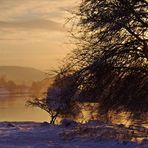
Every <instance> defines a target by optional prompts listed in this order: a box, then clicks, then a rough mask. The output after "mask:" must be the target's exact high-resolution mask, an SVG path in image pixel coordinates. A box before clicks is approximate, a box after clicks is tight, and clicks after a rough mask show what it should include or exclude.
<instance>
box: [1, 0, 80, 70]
mask: <svg viewBox="0 0 148 148" xmlns="http://www.w3.org/2000/svg"><path fill="white" fill-rule="evenodd" d="M77 5H78V4H77V2H76V0H0V66H25V67H26V66H27V67H28V66H29V67H34V68H37V69H41V70H44V71H45V70H48V69H49V70H50V69H53V68H54V67H57V66H59V64H60V61H61V60H62V59H63V58H64V57H65V56H66V54H67V53H69V52H70V50H71V49H72V47H71V46H70V45H69V44H68V40H69V39H68V33H67V31H66V30H67V28H66V27H65V25H64V24H65V21H66V18H67V17H68V16H69V15H70V14H69V13H68V12H67V11H69V10H72V9H75V6H77Z"/></svg>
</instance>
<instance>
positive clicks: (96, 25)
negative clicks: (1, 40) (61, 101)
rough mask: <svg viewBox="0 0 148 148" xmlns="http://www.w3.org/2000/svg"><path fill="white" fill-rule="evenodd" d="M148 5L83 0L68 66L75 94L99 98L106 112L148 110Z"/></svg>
mask: <svg viewBox="0 0 148 148" xmlns="http://www.w3.org/2000/svg"><path fill="white" fill-rule="evenodd" d="M147 10H148V2H147V1H145V0H97V1H96V0H83V1H82V2H81V4H80V6H79V10H78V11H77V12H74V17H73V18H72V21H73V20H74V25H73V28H72V33H71V34H72V37H73V38H74V39H76V42H75V44H76V45H77V47H76V49H74V50H73V52H72V54H71V56H70V57H69V59H68V60H69V62H68V64H67V65H66V66H65V69H66V71H65V73H66V72H67V71H68V70H69V71H72V73H71V76H72V77H73V80H74V82H73V83H74V85H75V87H76V88H75V93H74V94H73V96H71V97H73V98H75V99H78V100H79V99H80V101H90V102H99V103H100V107H101V108H102V111H103V112H108V110H110V109H116V110H117V109H124V110H125V109H127V110H130V111H138V110H139V111H142V110H143V111H145V110H147V109H148V94H147V92H148V43H147V42H148V11H147ZM75 22H76V23H75ZM75 24H76V25H75ZM68 60H67V61H68ZM69 100H70V98H69Z"/></svg>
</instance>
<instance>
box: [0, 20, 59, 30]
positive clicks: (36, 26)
mask: <svg viewBox="0 0 148 148" xmlns="http://www.w3.org/2000/svg"><path fill="white" fill-rule="evenodd" d="M0 28H1V29H9V28H11V29H23V30H43V29H44V30H50V31H62V25H61V24H60V23H57V22H55V21H51V20H44V19H33V20H22V21H18V20H17V21H0Z"/></svg>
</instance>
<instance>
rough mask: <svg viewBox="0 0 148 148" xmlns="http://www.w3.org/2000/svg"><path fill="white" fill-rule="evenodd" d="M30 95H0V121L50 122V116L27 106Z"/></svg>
mask: <svg viewBox="0 0 148 148" xmlns="http://www.w3.org/2000/svg"><path fill="white" fill-rule="evenodd" d="M29 98H30V96H28V95H13V96H7V95H0V121H36V122H42V121H49V115H48V114H47V113H46V112H45V111H43V110H41V109H39V108H32V107H28V106H26V105H25V104H26V101H27V100H28V99H29Z"/></svg>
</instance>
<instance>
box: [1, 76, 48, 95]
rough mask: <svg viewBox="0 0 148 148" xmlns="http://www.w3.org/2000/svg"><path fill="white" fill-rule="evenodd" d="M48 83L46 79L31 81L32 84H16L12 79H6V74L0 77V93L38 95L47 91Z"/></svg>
mask: <svg viewBox="0 0 148 148" xmlns="http://www.w3.org/2000/svg"><path fill="white" fill-rule="evenodd" d="M49 84H50V81H49V80H48V79H44V80H41V81H36V82H32V85H31V86H29V85H27V84H23V83H22V84H17V83H16V82H14V81H12V80H8V79H7V77H6V76H2V77H0V94H15V93H19V94H22V93H31V94H33V95H39V94H41V93H44V92H46V91H47V88H48V86H49Z"/></svg>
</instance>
